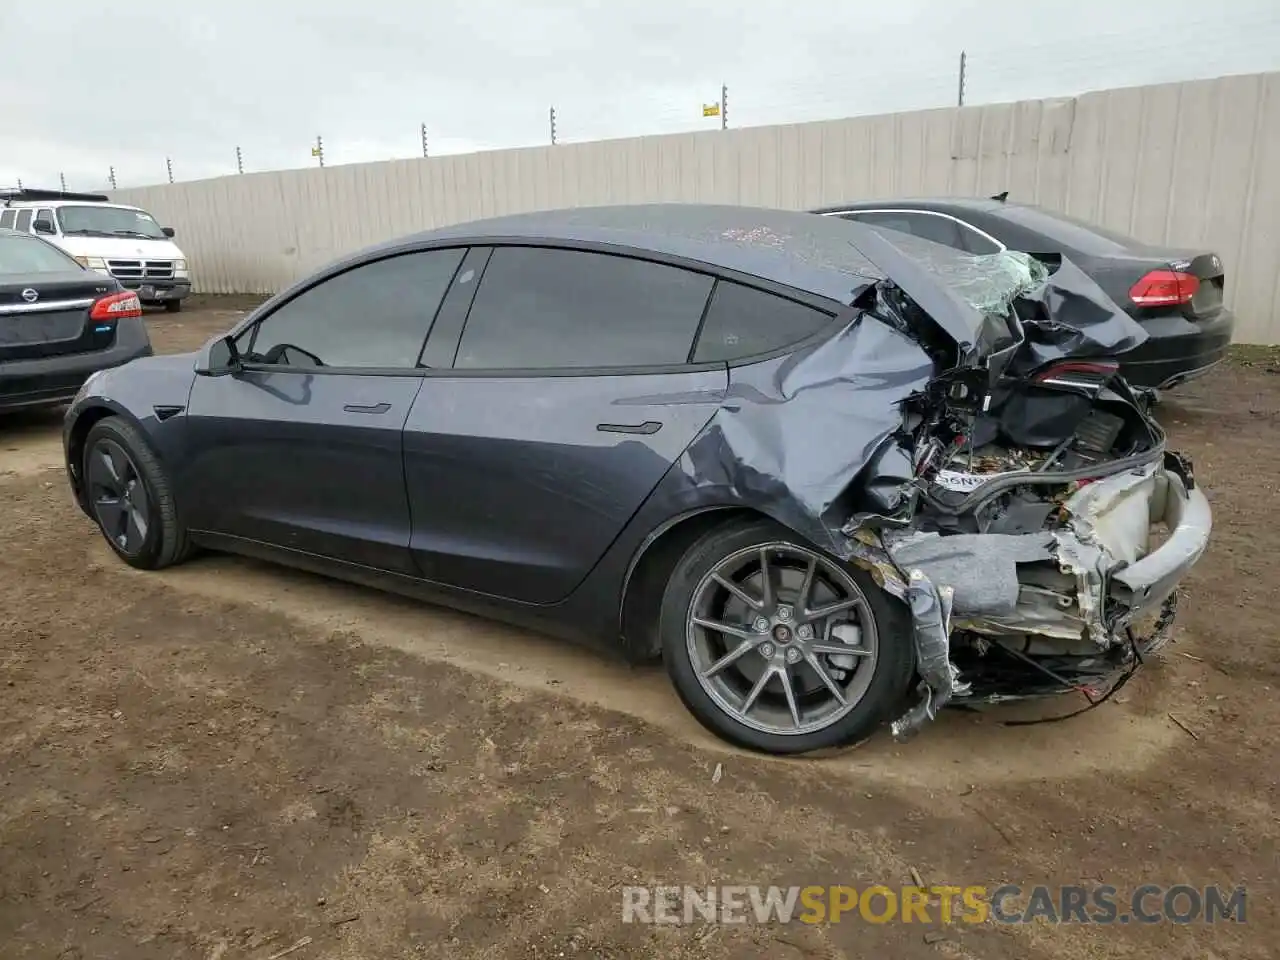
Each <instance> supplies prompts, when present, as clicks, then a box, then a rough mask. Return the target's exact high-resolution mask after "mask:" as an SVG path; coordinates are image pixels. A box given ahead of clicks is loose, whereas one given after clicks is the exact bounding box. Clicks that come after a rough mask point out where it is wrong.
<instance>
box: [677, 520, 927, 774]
mask: <svg viewBox="0 0 1280 960" xmlns="http://www.w3.org/2000/svg"><path fill="white" fill-rule="evenodd" d="M777 542H785V543H789V544H794V545H796V546H798V547H801V548H803V549H806V550H809V551H813V547H812V545H810V544H807V543H804V542H803V541H802V540H800V539H799V538H797V537H796V535H795V534H793V533H791V532H790V531H788V530H786V529H785V528H783V527H781V526H779V525H778V524H775V523H773V522H771V521H767V520H760V521H743V520H735V521H730V522H727V523H726V524H724V525H722V526H719V527H716V528H714V529H712V530H710V531H708V532H707V533H706V534H704V535H703V536H702V537H701V538H699V539H698V540H697V541H696V542H694V544H693V545H692V546H691V547H690V548H689V549H688V550H687V551H686V552H685V554H684V556H683V557H681V559H680V560H679V562H678V563H677V564H676V566H675V569H674V570H673V571H672V573H671V577H670V579H669V580H668V582H667V587H666V591H665V594H664V596H663V600H662V608H661V611H660V614H659V618H660V619H659V635H660V637H661V640H662V656H663V662H664V663H665V665H666V669H667V673H668V675H669V676H670V677H671V681H672V683H673V684H674V685H675V688H676V692H677V694H679V696H680V699H681V700H682V701H683V702H684V704H685V706H686V707H688V708H689V710H690V712H692V713H693V715H694V716H695V717H696V718H697V720H698V722H699V723H701V724H702V725H703V726H704V727H706V728H707V729H708V730H710V731H711V732H712V733H714V734H715V735H716V736H718V737H720V738H722V739H724V740H727V741H729V742H730V743H732V744H735V745H737V746H740V747H745V748H747V749H750V750H756V751H761V752H764V753H771V754H798V753H808V752H811V751H815V750H821V749H825V748H830V747H839V746H846V745H848V744H851V743H855V742H857V741H860V740H863V739H865V738H867V737H868V736H870V735H871V734H872V733H874V732H875V730H876V728H877V727H878V726H879V725H880V724H881V723H883V722H885V721H886V720H887V719H890V718H891V714H892V713H893V712H894V711H896V710H899V709H900V708H901V707H902V704H903V702H904V698H905V696H906V694H907V692H908V689H909V687H910V684H911V682H912V679H913V677H914V675H915V652H914V644H913V642H912V630H911V617H910V612H909V611H908V609H907V607H906V605H905V604H903V603H902V602H901V601H899V600H897V599H896V598H894V597H892V596H889V595H888V594H886V593H885V592H884V591H883V590H881V589H880V588H879V587H877V586H876V584H875V581H874V580H873V579H872V577H871V576H870V575H869V574H868V573H866V572H865V571H863V570H861V569H859V568H857V567H854V566H852V565H849V564H844V563H841V562H840V561H838V560H835V559H834V558H831V557H825V555H823V556H824V557H825V558H826V560H827V561H828V562H830V563H832V564H835V565H838V567H839V568H840V569H841V570H843V571H844V572H845V573H847V574H848V575H849V576H850V578H851V579H852V580H853V582H854V583H855V585H856V586H857V587H858V589H859V590H860V591H861V593H862V594H863V596H864V597H865V599H866V604H867V607H868V608H869V609H870V612H871V616H872V618H873V619H874V621H875V628H876V632H877V635H878V641H877V644H878V649H877V655H876V659H875V661H874V662H873V663H871V664H869V666H870V667H872V668H873V673H872V677H871V680H870V683H869V685H868V686H867V687H866V689H865V692H864V693H863V694H862V697H861V699H860V700H858V702H857V703H856V705H855V706H854V707H853V709H852V710H851V711H850V712H848V713H846V714H845V715H843V716H841V717H839V718H838V719H835V720H833V721H832V722H831V724H830V725H829V726H827V727H824V728H822V729H819V730H814V731H810V732H804V733H794V734H791V733H785V734H778V733H768V732H765V731H762V730H757V729H755V728H753V727H751V726H748V725H746V724H745V723H743V722H741V721H740V720H739V719H738V718H736V717H735V716H733V715H732V713H730V712H728V711H726V710H724V709H722V708H721V707H720V706H719V705H718V704H717V703H716V701H715V700H714V699H712V697H711V696H710V695H709V694H708V692H707V691H706V690H705V689H704V687H703V685H702V682H701V681H700V680H699V679H698V669H697V667H696V666H695V664H694V663H693V661H692V660H691V655H690V651H689V646H688V643H687V635H686V631H687V625H688V618H689V616H690V614H691V605H692V604H693V603H694V601H695V599H696V598H695V596H694V594H695V591H696V590H697V588H698V585H699V584H700V583H701V582H702V581H703V579H704V578H705V577H706V576H707V575H708V574H709V573H710V572H711V570H712V569H713V568H715V567H716V565H717V564H718V563H719V562H720V561H721V560H723V559H725V558H726V557H730V556H731V555H733V554H735V553H736V552H739V551H742V550H743V549H745V548H750V547H752V546H755V545H764V544H768V543H777ZM814 552H817V551H814ZM748 656H751V654H748Z"/></svg>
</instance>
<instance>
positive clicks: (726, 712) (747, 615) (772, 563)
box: [660, 521, 915, 754]
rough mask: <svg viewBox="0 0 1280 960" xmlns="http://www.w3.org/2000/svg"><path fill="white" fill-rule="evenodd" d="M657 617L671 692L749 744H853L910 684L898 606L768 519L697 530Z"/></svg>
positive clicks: (722, 731) (763, 747)
mask: <svg viewBox="0 0 1280 960" xmlns="http://www.w3.org/2000/svg"><path fill="white" fill-rule="evenodd" d="M660 616H661V623H660V629H661V636H662V646H663V659H664V662H665V663H666V667H667V672H668V673H669V674H670V676H671V680H672V682H673V683H674V684H675V688H676V691H677V693H678V694H679V695H680V699H681V700H683V701H684V703H685V705H686V706H687V707H688V708H689V709H690V711H691V712H692V713H693V714H694V716H695V717H697V719H698V720H699V722H701V723H702V724H703V726H705V727H707V728H708V729H709V730H711V731H712V732H713V733H715V734H716V735H717V736H720V737H722V738H723V739H725V740H728V741H729V742H731V743H734V744H737V745H738V746H742V747H746V748H748V749H753V750H760V751H763V752H766V753H776V754H790V753H804V752H807V751H811V750H820V749H823V748H826V747H835V746H842V745H845V744H848V743H852V742H855V741H857V740H861V739H863V738H865V737H867V736H869V735H870V734H871V733H872V732H873V731H874V730H875V728H876V727H877V726H878V725H879V724H880V723H881V722H883V721H884V720H885V719H887V716H888V714H889V712H890V711H892V710H893V709H894V708H896V707H897V706H899V705H900V704H901V702H902V698H903V696H904V694H905V693H906V692H907V689H908V686H909V684H910V682H911V676H912V672H913V669H914V664H915V656H914V653H913V645H912V642H911V636H912V634H911V623H910V615H909V613H908V611H907V609H906V607H905V606H904V605H902V604H901V603H899V602H898V601H896V600H894V599H893V598H892V597H889V596H887V595H886V594H885V593H884V592H883V591H882V590H880V589H879V588H878V587H876V585H875V583H874V581H873V580H872V578H871V577H870V576H869V575H868V574H866V573H865V572H863V571H862V570H859V569H857V568H855V567H852V566H849V565H847V564H844V563H842V562H840V561H839V560H837V559H835V558H833V557H831V556H828V555H827V554H825V553H823V552H821V551H819V550H816V549H814V548H813V547H811V546H809V545H807V544H805V543H803V542H801V541H800V540H799V539H797V538H796V537H795V535H794V534H791V533H789V532H788V531H786V530H785V529H784V528H782V527H780V526H778V525H776V524H774V523H772V522H768V521H756V522H745V523H744V522H741V521H736V522H732V523H729V524H727V525H725V526H721V527H718V528H716V529H713V530H711V531H710V532H708V533H707V534H705V535H704V536H703V537H702V538H701V539H700V540H698V541H697V542H696V543H695V544H694V545H693V546H692V547H690V549H689V550H688V552H686V553H685V555H684V556H683V557H682V558H681V560H680V562H679V563H678V564H677V565H676V568H675V570H674V571H673V572H672V575H671V579H670V580H669V581H668V584H667V589H666V594H665V596H664V598H663V603H662V610H661V614H660Z"/></svg>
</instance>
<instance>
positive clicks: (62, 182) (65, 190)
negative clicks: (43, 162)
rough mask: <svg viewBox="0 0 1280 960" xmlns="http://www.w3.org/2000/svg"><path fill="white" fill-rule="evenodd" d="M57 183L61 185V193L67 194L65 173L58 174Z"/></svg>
mask: <svg viewBox="0 0 1280 960" xmlns="http://www.w3.org/2000/svg"><path fill="white" fill-rule="evenodd" d="M58 181H59V182H60V183H61V184H62V192H63V193H66V192H67V175H66V174H65V173H59V174H58Z"/></svg>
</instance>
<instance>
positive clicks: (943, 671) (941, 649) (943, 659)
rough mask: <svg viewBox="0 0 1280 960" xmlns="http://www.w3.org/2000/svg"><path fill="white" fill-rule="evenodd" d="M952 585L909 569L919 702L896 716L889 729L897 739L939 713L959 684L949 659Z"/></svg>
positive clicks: (908, 604) (900, 740) (909, 595)
mask: <svg viewBox="0 0 1280 960" xmlns="http://www.w3.org/2000/svg"><path fill="white" fill-rule="evenodd" d="M952 597H953V591H952V589H951V587H949V586H944V587H941V588H939V587H937V586H935V585H934V583H933V581H931V580H930V579H929V578H928V577H927V576H925V574H924V573H923V571H921V570H912V571H911V574H910V578H909V579H908V581H907V606H908V607H909V608H910V609H911V621H912V623H913V624H914V631H913V635H914V638H915V648H916V672H917V673H919V674H920V687H921V697H920V700H919V702H918V703H917V704H916V705H915V706H914V707H912V708H911V709H910V710H908V711H907V713H906V714H904V715H903V716H902V717H900V718H898V719H897V720H895V721H894V722H893V723H892V724H891V726H890V730H891V732H892V733H893V738H894V739H895V740H897V741H899V742H902V741H906V740H909V739H911V737H913V736H914V735H915V734H916V733H917V732H918V731H919V730H920V728H921V727H923V726H924V725H925V724H926V723H928V722H929V721H930V720H932V719H934V718H935V717H936V716H937V715H938V711H939V710H941V709H942V708H943V707H945V706H946V705H947V703H948V702H949V701H950V700H951V697H952V695H953V694H954V693H956V692H957V690H959V691H960V692H964V688H963V686H960V685H958V683H957V681H958V679H959V671H957V670H956V667H955V664H953V663H952V662H951V654H950V649H951V643H950V637H951V604H952Z"/></svg>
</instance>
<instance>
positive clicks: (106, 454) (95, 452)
mask: <svg viewBox="0 0 1280 960" xmlns="http://www.w3.org/2000/svg"><path fill="white" fill-rule="evenodd" d="M83 470H84V474H83V476H84V486H85V493H86V498H87V500H88V501H89V507H90V509H91V510H92V511H93V518H94V519H95V520H96V521H97V522H98V527H99V528H100V529H101V530H102V535H103V536H104V537H105V538H106V541H107V543H108V544H109V545H110V546H111V549H112V550H114V551H115V552H116V555H117V556H118V557H120V559H122V560H123V561H124V562H125V563H127V564H129V565H130V566H132V567H138V568H140V569H142V570H159V569H161V568H162V567H167V566H170V565H172V564H175V563H179V562H181V561H182V560H183V559H185V558H186V557H187V555H188V554H189V553H190V552H191V548H190V546H189V543H188V540H187V533H186V530H185V528H184V527H183V526H182V524H181V523H180V522H179V520H178V513H177V507H176V505H175V503H174V498H173V492H172V490H171V489H170V487H169V478H168V477H167V476H166V475H165V471H164V467H163V466H162V465H161V463H160V461H159V459H158V458H157V457H156V455H155V454H154V453H153V452H152V450H151V446H150V444H148V443H147V440H146V438H145V437H144V436H143V435H142V432H141V431H140V430H139V429H138V428H137V427H135V426H134V425H133V424H132V423H130V422H129V421H127V420H125V419H123V418H122V417H106V418H104V419H102V420H99V421H98V422H97V423H95V424H94V425H93V426H92V427H91V428H90V430H89V435H88V436H87V437H86V438H85V444H84V464H83Z"/></svg>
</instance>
